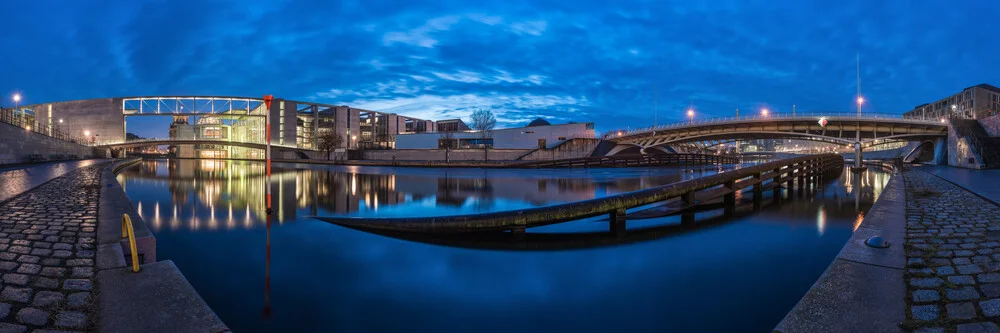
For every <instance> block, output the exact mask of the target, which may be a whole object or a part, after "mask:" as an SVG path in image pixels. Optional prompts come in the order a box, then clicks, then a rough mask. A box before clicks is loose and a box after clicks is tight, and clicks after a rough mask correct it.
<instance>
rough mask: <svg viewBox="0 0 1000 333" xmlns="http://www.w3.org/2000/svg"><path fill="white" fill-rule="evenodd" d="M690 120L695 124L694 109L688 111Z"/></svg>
mask: <svg viewBox="0 0 1000 333" xmlns="http://www.w3.org/2000/svg"><path fill="white" fill-rule="evenodd" d="M688 119H690V121H691V123H692V124H694V109H688Z"/></svg>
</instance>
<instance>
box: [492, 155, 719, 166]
mask: <svg viewBox="0 0 1000 333" xmlns="http://www.w3.org/2000/svg"><path fill="white" fill-rule="evenodd" d="M675 163H685V164H732V163H739V158H738V157H733V156H724V155H711V154H686V153H678V154H655V155H628V156H594V157H580V158H569V159H560V160H550V161H527V162H521V163H514V164H509V165H507V167H510V168H577V167H638V166H654V165H666V164H675Z"/></svg>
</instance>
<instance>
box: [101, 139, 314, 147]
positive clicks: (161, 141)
mask: <svg viewBox="0 0 1000 333" xmlns="http://www.w3.org/2000/svg"><path fill="white" fill-rule="evenodd" d="M176 142H191V144H227V143H241V144H259V145H264V144H265V143H264V141H263V140H260V141H256V140H230V139H214V138H197V139H179V138H142V139H132V140H125V141H118V142H107V141H105V142H101V143H100V144H97V145H98V146H116V145H126V144H127V145H138V144H143V143H149V144H150V145H154V144H155V145H168V144H174V143H176ZM271 146H273V147H283V148H296V146H295V145H288V144H284V145H282V144H277V143H272V144H271Z"/></svg>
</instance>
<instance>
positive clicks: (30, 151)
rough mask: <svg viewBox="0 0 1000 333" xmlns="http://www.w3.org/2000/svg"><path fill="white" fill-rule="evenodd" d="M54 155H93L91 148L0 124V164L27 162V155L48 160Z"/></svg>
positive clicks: (79, 156)
mask: <svg viewBox="0 0 1000 333" xmlns="http://www.w3.org/2000/svg"><path fill="white" fill-rule="evenodd" d="M54 154H58V155H63V156H66V157H68V156H70V155H76V156H77V157H78V158H90V157H93V156H94V155H95V154H94V149H93V148H91V147H88V146H84V145H79V144H75V143H72V142H69V141H63V140H59V139H55V138H52V137H49V136H45V135H42V134H40V133H34V132H30V131H26V130H25V129H23V128H20V127H17V126H12V125H10V124H5V123H0V164H11V163H23V162H28V156H29V155H41V156H42V157H44V158H46V159H48V158H49V156H50V155H54Z"/></svg>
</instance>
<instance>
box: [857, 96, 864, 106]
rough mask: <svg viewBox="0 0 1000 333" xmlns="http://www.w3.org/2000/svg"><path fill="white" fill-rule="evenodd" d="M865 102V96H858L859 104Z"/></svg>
mask: <svg viewBox="0 0 1000 333" xmlns="http://www.w3.org/2000/svg"><path fill="white" fill-rule="evenodd" d="M861 104H865V98H864V97H861V96H858V105H861Z"/></svg>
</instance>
